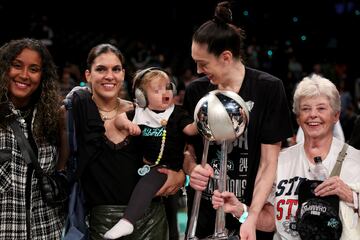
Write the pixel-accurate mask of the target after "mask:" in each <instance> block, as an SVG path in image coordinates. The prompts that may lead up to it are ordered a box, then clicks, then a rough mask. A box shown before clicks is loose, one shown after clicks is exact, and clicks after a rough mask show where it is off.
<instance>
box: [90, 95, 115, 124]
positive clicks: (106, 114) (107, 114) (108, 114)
mask: <svg viewBox="0 0 360 240" xmlns="http://www.w3.org/2000/svg"><path fill="white" fill-rule="evenodd" d="M95 103H96V102H95ZM119 106H120V99H119V98H117V99H116V105H115V107H114V108H113V109H111V110H105V109H102V108H100V107H99V106H97V108H98V110H99V113H100V117H101V119H102V120H103V121H107V120H111V119H114V118H115V117H116V115H117V113H118V110H119ZM113 112H115V113H114V114H112V113H113Z"/></svg>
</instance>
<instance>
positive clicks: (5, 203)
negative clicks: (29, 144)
mask: <svg viewBox="0 0 360 240" xmlns="http://www.w3.org/2000/svg"><path fill="white" fill-rule="evenodd" d="M12 112H13V113H14V114H15V115H16V116H17V117H16V120H17V121H18V122H19V123H20V126H21V129H22V130H23V131H24V133H25V136H26V137H27V136H28V133H27V130H26V123H25V121H24V119H22V117H21V115H20V113H19V111H17V110H14V109H12ZM33 115H34V116H35V115H36V110H35V111H34V114H33ZM32 122H34V118H33V119H32ZM37 144H38V143H37ZM56 157H57V148H56V147H55V146H52V145H50V144H46V143H44V144H40V145H39V144H38V161H39V163H40V166H41V167H42V168H43V169H44V171H45V172H51V171H53V170H54V169H55V164H56ZM26 173H27V165H26V162H25V160H24V159H23V156H22V154H21V151H20V148H19V146H18V144H17V142H16V139H15V136H14V133H13V131H12V129H11V128H10V126H7V128H6V129H1V128H0V239H12V240H14V239H19V240H20V239H21V240H25V239H32V240H39V239H43V240H45V239H46V240H49V239H51V240H53V239H54V240H56V239H60V236H61V230H62V227H63V223H64V216H63V213H62V211H61V208H53V207H49V206H47V205H46V204H45V203H44V202H43V200H42V198H41V195H40V194H41V193H40V190H39V186H38V180H37V178H36V176H35V174H34V172H33V173H32V176H31V178H29V179H31V194H30V199H31V200H30V209H31V210H30V227H31V230H30V235H31V236H27V231H26V227H27V226H26V206H25V202H26V200H25V186H26V181H27V180H26V175H27V174H26Z"/></svg>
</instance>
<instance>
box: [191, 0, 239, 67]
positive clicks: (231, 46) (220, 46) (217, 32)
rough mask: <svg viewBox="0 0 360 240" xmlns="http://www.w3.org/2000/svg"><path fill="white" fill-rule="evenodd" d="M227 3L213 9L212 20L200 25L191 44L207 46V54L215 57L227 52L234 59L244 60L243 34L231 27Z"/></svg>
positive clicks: (221, 3)
mask: <svg viewBox="0 0 360 240" xmlns="http://www.w3.org/2000/svg"><path fill="white" fill-rule="evenodd" d="M230 7H231V6H230V3H229V2H228V1H225V2H220V3H218V4H217V6H216V8H215V15H214V18H213V19H211V20H209V21H207V22H205V23H204V24H202V25H201V26H200V27H199V28H198V29H197V30H196V32H195V33H194V35H193V38H192V40H193V42H196V43H199V44H207V45H208V52H209V53H212V54H214V55H215V56H220V54H221V53H222V52H223V51H225V50H229V51H231V52H232V54H233V56H234V58H237V59H240V60H241V61H242V60H243V59H244V52H243V45H244V40H245V32H244V31H243V30H242V29H241V28H238V27H236V26H235V25H233V24H232V23H231V22H232V12H231V9H230Z"/></svg>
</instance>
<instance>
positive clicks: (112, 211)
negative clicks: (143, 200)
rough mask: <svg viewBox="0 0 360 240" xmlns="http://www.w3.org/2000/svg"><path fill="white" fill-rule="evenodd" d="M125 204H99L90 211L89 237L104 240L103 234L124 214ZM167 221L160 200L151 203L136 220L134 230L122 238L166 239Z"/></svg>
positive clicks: (134, 239) (139, 239) (127, 239)
mask: <svg viewBox="0 0 360 240" xmlns="http://www.w3.org/2000/svg"><path fill="white" fill-rule="evenodd" d="M125 208H126V206H119V205H101V206H96V207H94V208H93V209H92V210H91V211H90V219H89V225H90V239H91V240H104V237H103V236H104V234H105V232H107V231H108V230H109V229H110V228H112V227H113V226H114V225H115V224H116V223H117V222H118V221H119V220H120V219H121V218H122V217H123V214H124V211H125ZM168 235H169V233H168V223H167V220H166V213H165V208H164V205H163V203H162V202H154V203H151V205H150V207H149V208H148V209H147V210H146V212H145V214H144V216H143V217H142V218H141V219H140V220H138V221H136V224H135V226H134V232H133V233H132V234H130V235H128V236H125V237H122V238H120V239H122V240H141V239H146V240H167V239H168Z"/></svg>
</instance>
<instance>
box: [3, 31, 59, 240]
mask: <svg viewBox="0 0 360 240" xmlns="http://www.w3.org/2000/svg"><path fill="white" fill-rule="evenodd" d="M57 79H58V76H57V69H56V66H55V64H54V62H53V59H52V57H51V55H50V53H49V52H48V50H47V49H46V47H45V46H44V45H43V44H42V43H41V42H40V41H38V40H35V39H28V38H24V39H20V40H12V41H10V42H8V43H6V44H4V45H3V46H2V47H1V48H0V112H1V115H2V117H1V118H0V206H1V207H0V239H22V240H23V239H60V236H61V229H62V226H63V222H64V216H63V215H62V214H63V213H62V209H61V208H60V207H53V206H49V205H47V204H46V203H45V202H44V200H43V198H42V196H41V192H40V189H39V185H38V179H37V177H36V175H35V172H34V166H33V164H31V163H30V164H27V163H26V159H25V158H24V156H23V154H22V152H21V150H20V148H19V144H18V142H17V140H16V137H15V134H14V131H13V130H12V128H11V127H10V124H11V123H12V122H13V121H16V122H17V123H18V124H19V126H20V129H21V130H22V131H23V133H24V134H25V136H26V137H27V140H28V141H29V143H30V146H31V148H32V150H33V152H34V153H35V156H36V157H37V160H38V162H39V165H40V167H41V168H42V169H43V171H44V172H46V173H51V172H53V171H54V170H55V166H56V159H57V153H58V151H57V144H58V137H57V136H59V134H58V133H59V126H58V122H59V109H60V105H59V101H58V99H59V97H58V91H57V83H56V81H57Z"/></svg>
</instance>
